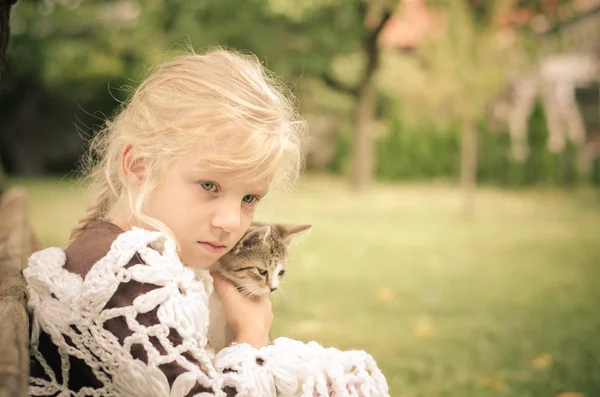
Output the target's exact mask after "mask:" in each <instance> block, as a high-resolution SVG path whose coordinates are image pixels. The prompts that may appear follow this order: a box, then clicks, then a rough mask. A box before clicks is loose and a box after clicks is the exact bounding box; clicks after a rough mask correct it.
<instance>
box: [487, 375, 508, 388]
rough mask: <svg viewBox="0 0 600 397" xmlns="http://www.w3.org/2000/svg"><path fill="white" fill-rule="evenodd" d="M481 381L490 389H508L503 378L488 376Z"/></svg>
mask: <svg viewBox="0 0 600 397" xmlns="http://www.w3.org/2000/svg"><path fill="white" fill-rule="evenodd" d="M480 383H481V385H482V386H485V387H489V388H490V389H494V390H498V391H505V390H506V389H508V386H507V385H506V382H504V381H503V380H502V379H498V378H491V377H486V378H483V379H481V382H480Z"/></svg>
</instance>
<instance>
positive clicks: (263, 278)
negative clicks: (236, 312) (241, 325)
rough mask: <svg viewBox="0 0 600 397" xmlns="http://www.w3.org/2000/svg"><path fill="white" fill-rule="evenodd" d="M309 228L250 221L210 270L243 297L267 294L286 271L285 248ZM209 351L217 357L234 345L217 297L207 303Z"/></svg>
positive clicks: (277, 284) (277, 285)
mask: <svg viewBox="0 0 600 397" xmlns="http://www.w3.org/2000/svg"><path fill="white" fill-rule="evenodd" d="M310 228H311V225H285V224H266V223H259V222H252V224H251V225H250V228H248V231H247V232H246V234H245V235H244V237H242V238H241V240H240V241H239V242H238V243H237V244H236V245H235V247H234V248H233V249H232V250H231V251H229V252H228V253H227V254H225V255H224V256H223V257H222V258H221V259H219V260H218V261H217V262H216V263H215V264H214V265H213V266H212V267H211V268H210V270H211V271H216V272H219V273H221V274H222V275H223V276H224V277H225V278H227V279H229V280H231V281H232V282H233V283H234V284H235V285H236V286H237V288H238V290H239V291H240V292H242V294H244V295H247V296H259V295H267V294H270V293H271V292H273V291H275V290H276V289H277V288H278V287H279V282H280V280H281V278H282V277H283V276H284V275H285V271H286V268H287V256H288V249H289V247H290V245H291V244H293V243H294V242H295V241H297V239H298V238H299V237H301V236H302V235H304V234H305V233H307V232H308V231H309V230H310ZM208 307H209V309H210V323H209V327H208V335H207V336H208V341H209V349H212V350H213V351H212V353H214V354H216V353H217V352H218V351H219V350H221V349H222V348H224V347H226V346H228V345H230V344H231V342H233V338H234V336H235V335H233V330H232V329H231V327H230V326H229V325H228V324H227V321H226V317H225V313H224V311H223V307H222V305H221V301H220V300H219V298H218V296H217V294H215V293H213V294H212V295H211V297H210V300H209V305H208Z"/></svg>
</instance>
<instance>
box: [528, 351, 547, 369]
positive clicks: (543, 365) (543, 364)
mask: <svg viewBox="0 0 600 397" xmlns="http://www.w3.org/2000/svg"><path fill="white" fill-rule="evenodd" d="M531 365H532V366H533V368H535V369H547V368H548V367H550V365H552V356H551V355H549V354H548V353H543V354H540V355H539V356H537V357H536V358H534V359H533V360H532V361H531Z"/></svg>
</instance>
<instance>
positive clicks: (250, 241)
mask: <svg viewBox="0 0 600 397" xmlns="http://www.w3.org/2000/svg"><path fill="white" fill-rule="evenodd" d="M270 233H271V226H260V227H257V228H256V229H254V230H251V231H249V232H247V233H246V235H244V237H242V239H241V240H240V242H239V243H238V244H239V245H240V246H243V247H246V248H247V247H252V246H256V245H260V244H264V243H265V241H266V240H267V237H269V234H270Z"/></svg>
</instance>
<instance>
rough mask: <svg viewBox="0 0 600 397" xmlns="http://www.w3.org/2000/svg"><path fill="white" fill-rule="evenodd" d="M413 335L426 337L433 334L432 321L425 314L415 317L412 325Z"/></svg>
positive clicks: (420, 337)
mask: <svg viewBox="0 0 600 397" xmlns="http://www.w3.org/2000/svg"><path fill="white" fill-rule="evenodd" d="M413 335H414V336H416V337H417V338H419V339H426V338H429V337H430V336H431V335H433V323H432V321H431V319H430V318H429V317H427V316H422V317H419V318H418V319H417V322H416V323H415V326H414V327H413Z"/></svg>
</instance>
